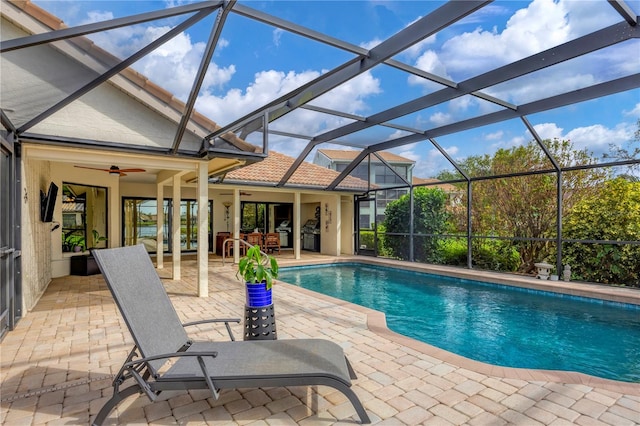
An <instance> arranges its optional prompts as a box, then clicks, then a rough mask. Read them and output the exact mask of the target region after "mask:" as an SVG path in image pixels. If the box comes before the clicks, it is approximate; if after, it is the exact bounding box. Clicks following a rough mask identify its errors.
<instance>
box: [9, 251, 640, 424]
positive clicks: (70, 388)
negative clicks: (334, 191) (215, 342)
mask: <svg viewBox="0 0 640 426" xmlns="http://www.w3.org/2000/svg"><path fill="white" fill-rule="evenodd" d="M287 263H288V261H284V262H282V263H281V264H287ZM210 266H211V269H210V274H209V286H210V290H209V292H210V297H208V298H198V297H197V296H196V269H195V262H194V261H190V260H186V261H183V264H182V279H181V280H179V281H173V280H168V279H167V280H164V282H165V285H166V289H167V291H168V293H169V295H170V297H171V299H172V301H173V303H174V304H175V307H176V309H177V311H178V313H179V314H180V316H181V317H182V319H183V320H184V321H185V322H186V321H192V320H197V319H203V318H210V317H241V315H242V313H243V306H244V290H243V286H242V284H241V283H240V282H239V281H237V280H236V278H235V269H233V267H232V266H231V265H229V264H227V266H222V265H221V263H220V262H219V260H212V261H211V262H210ZM167 273H168V272H167V271H164V270H161V271H160V275H161V276H162V275H166V274H167ZM274 298H275V307H276V308H275V309H276V317H277V332H278V338H279V339H285V338H301V337H322V338H327V339H331V340H334V341H336V342H338V343H339V344H341V345H342V346H343V348H344V349H345V352H346V354H347V356H348V358H349V360H350V361H351V363H352V365H353V367H354V369H355V371H356V373H357V374H358V379H357V380H355V381H354V390H355V392H356V393H357V394H358V396H359V397H360V399H361V401H362V402H363V404H364V406H365V408H366V410H367V412H368V413H369V415H370V417H371V419H372V422H373V423H374V424H379V425H418V424H425V425H429V424H433V425H450V424H454V425H462V424H465V425H492V426H493V425H507V424H516V425H563V424H577V425H616V426H618V425H634V424H640V384H630V383H622V382H614V381H609V380H603V379H596V378H593V377H589V376H585V375H582V374H576V373H563V372H542V371H533V370H525V369H510V368H501V367H495V366H490V365H486V364H481V363H477V362H474V361H471V360H468V359H465V358H462V357H459V356H456V355H453V354H450V353H448V352H446V351H442V350H440V349H437V348H434V347H432V346H429V345H426V344H424V343H420V342H417V341H415V340H412V339H409V338H406V337H403V336H399V335H397V334H395V333H392V332H390V331H389V330H387V329H386V327H385V326H384V319H383V316H382V315H381V314H380V313H377V312H375V311H372V310H369V309H366V308H362V307H359V306H355V305H352V304H349V303H347V302H342V301H339V300H335V299H331V298H328V297H326V296H321V295H317V294H316V293H312V292H310V291H307V290H304V289H301V288H298V287H294V286H290V285H287V284H283V283H279V284H278V285H277V286H276V287H275V294H274ZM189 331H190V332H191V333H190V334H192V335H193V336H194V338H200V339H209V338H214V339H221V340H226V339H227V337H226V334H225V333H226V332H225V330H224V327H212V326H210V325H206V326H199V327H195V328H193V330H189ZM233 331H234V333H235V334H236V337H237V338H242V337H241V336H242V324H239V325H234V326H233ZM131 347H132V340H131V337H130V335H129V333H128V331H127V329H126V326H125V324H124V323H123V321H122V319H121V317H120V315H119V313H118V312H117V310H116V306H115V304H114V303H113V300H112V298H111V296H110V294H109V291H108V289H107V288H106V285H105V283H104V281H103V280H102V277H101V276H100V275H95V276H90V277H78V276H69V277H63V278H57V279H54V280H53V282H52V283H51V284H50V286H49V287H48V289H47V291H46V292H45V293H44V294H43V295H42V297H41V299H40V301H39V302H38V304H37V305H36V307H35V309H33V310H32V311H31V312H29V313H28V314H27V315H26V317H25V318H24V319H22V320H21V321H20V323H19V324H18V326H17V327H16V329H15V330H13V331H11V332H10V333H8V335H7V336H6V337H5V339H4V340H3V342H2V344H0V361H1V364H0V366H1V377H0V379H1V387H0V392H1V394H0V398H1V400H2V413H1V415H0V422H2V424H6V425H61V424H73V425H77V424H89V423H90V421H91V419H93V417H94V416H95V415H96V414H97V412H98V410H99V409H100V407H101V406H102V404H103V403H104V402H105V401H106V400H107V399H108V398H109V397H110V395H111V391H112V387H111V379H112V377H113V374H115V373H116V372H117V370H118V369H119V368H120V366H121V364H122V363H123V360H124V359H125V357H126V356H127V353H128V351H129V350H130V349H131ZM257 361H258V362H259V360H257ZM356 419H357V416H356V415H355V411H354V409H353V407H352V406H351V404H350V403H349V402H348V400H347V399H346V398H345V397H344V396H343V395H342V394H341V393H339V392H336V391H334V390H333V389H331V388H328V387H323V386H318V387H309V388H306V387H289V388H269V389H238V390H226V391H223V392H222V393H221V397H220V399H219V400H217V401H215V400H213V398H212V397H211V394H210V393H209V392H208V391H191V392H166V393H163V394H161V395H160V397H159V398H158V400H157V401H156V402H155V403H151V402H149V400H148V399H147V398H146V397H145V396H136V397H130V398H128V399H127V400H126V401H124V402H123V403H122V404H120V406H119V407H118V408H117V409H116V410H114V412H112V414H111V416H110V417H109V419H108V421H107V424H158V425H166V424H193V425H198V424H208V425H235V424H237V425H249V424H250V425H287V424H302V425H331V424H353V423H356V422H357V420H356Z"/></svg>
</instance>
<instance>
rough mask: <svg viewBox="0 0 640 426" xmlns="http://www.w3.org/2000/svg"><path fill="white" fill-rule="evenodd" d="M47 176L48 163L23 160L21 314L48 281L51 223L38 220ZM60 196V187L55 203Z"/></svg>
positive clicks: (45, 189) (36, 300) (49, 174)
mask: <svg viewBox="0 0 640 426" xmlns="http://www.w3.org/2000/svg"><path fill="white" fill-rule="evenodd" d="M50 176H51V165H50V163H49V162H48V161H41V160H29V159H26V160H25V161H24V163H23V167H22V196H21V200H22V220H21V225H22V249H21V250H22V257H21V259H22V293H23V296H22V303H23V309H24V310H23V315H24V314H25V313H26V311H29V310H31V309H32V308H33V307H34V306H35V304H36V303H37V302H38V299H40V296H42V294H43V293H44V291H45V290H46V288H47V286H48V285H49V282H50V281H51V228H52V226H53V224H52V223H44V222H42V221H41V220H40V191H41V190H42V191H45V192H46V191H47V189H48V188H49V183H50V182H51V179H50ZM58 186H59V185H58ZM61 197H62V188H59V189H58V200H60V199H61ZM54 220H56V218H54ZM57 220H61V219H60V218H57Z"/></svg>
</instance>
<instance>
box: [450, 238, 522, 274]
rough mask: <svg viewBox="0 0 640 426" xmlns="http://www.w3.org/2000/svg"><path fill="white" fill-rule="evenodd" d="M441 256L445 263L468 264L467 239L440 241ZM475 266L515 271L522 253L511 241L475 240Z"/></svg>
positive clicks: (473, 253) (472, 253)
mask: <svg viewBox="0 0 640 426" xmlns="http://www.w3.org/2000/svg"><path fill="white" fill-rule="evenodd" d="M440 257H441V259H442V263H444V264H445V265H454V266H466V265H467V241H466V240H465V239H448V240H446V241H442V242H441V243H440ZM471 257H472V259H473V263H472V265H473V267H474V268H478V269H485V270H490V271H504V272H514V271H516V270H518V267H519V266H520V254H519V253H518V250H517V249H516V248H515V247H513V246H512V245H511V244H510V243H508V242H505V241H499V240H483V241H474V242H473V243H472V245H471Z"/></svg>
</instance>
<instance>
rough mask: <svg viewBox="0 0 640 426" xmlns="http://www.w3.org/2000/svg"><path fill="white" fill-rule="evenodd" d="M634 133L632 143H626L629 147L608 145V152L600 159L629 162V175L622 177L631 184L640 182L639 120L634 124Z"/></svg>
mask: <svg viewBox="0 0 640 426" xmlns="http://www.w3.org/2000/svg"><path fill="white" fill-rule="evenodd" d="M636 126H637V128H636V131H635V132H634V134H633V141H630V142H628V145H629V147H628V148H625V147H624V146H618V145H616V144H609V150H610V152H608V153H604V154H603V155H602V158H604V159H614V160H618V161H627V162H631V163H630V164H628V165H627V168H628V169H629V173H625V174H624V175H622V177H624V178H625V179H627V180H629V181H631V182H639V181H640V176H639V174H640V144H638V142H640V119H638V121H637V122H636Z"/></svg>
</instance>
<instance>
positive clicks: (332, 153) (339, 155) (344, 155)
mask: <svg viewBox="0 0 640 426" xmlns="http://www.w3.org/2000/svg"><path fill="white" fill-rule="evenodd" d="M318 152H321V153H322V154H324V155H325V156H326V157H327V158H329V159H331V160H353V159H355V158H356V157H357V156H358V154H360V151H354V150H346V149H319V150H318ZM376 154H378V155H379V156H380V157H382V159H383V160H385V161H387V162H394V163H412V164H413V163H415V161H413V160H411V159H409V158H406V157H402V156H400V155H397V154H394V153H392V152H387V151H379V152H376ZM371 158H372V160H373V161H376V160H377V158H376V157H375V155H373V156H371Z"/></svg>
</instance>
